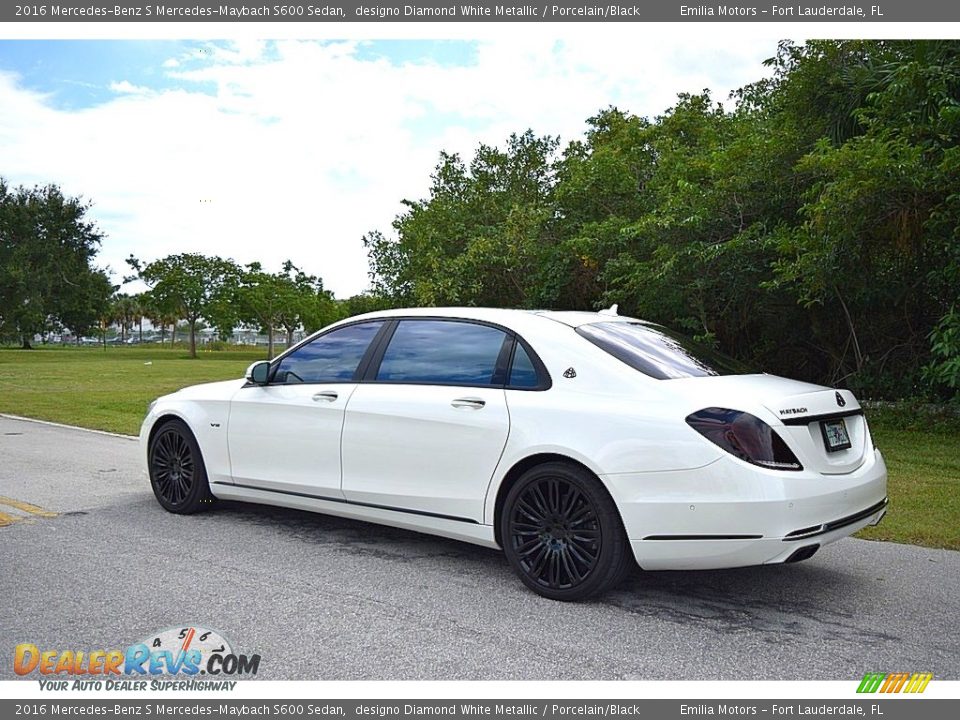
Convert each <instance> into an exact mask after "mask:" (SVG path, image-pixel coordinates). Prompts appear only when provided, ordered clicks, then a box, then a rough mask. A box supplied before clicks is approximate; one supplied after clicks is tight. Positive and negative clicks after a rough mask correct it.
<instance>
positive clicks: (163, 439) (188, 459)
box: [148, 420, 213, 515]
mask: <svg viewBox="0 0 960 720" xmlns="http://www.w3.org/2000/svg"><path fill="white" fill-rule="evenodd" d="M148 465H149V468H150V486H151V487H152V488H153V494H154V495H155V496H156V497H157V501H158V502H159V503H160V504H161V505H162V506H163V507H164V509H165V510H168V511H169V512H172V513H177V514H179V515H189V514H191V513H195V512H197V511H198V510H202V509H204V508H206V507H209V506H210V504H211V503H212V502H213V496H212V495H211V494H210V485H209V483H208V482H207V470H206V467H205V466H204V464H203V456H202V455H201V454H200V446H199V445H198V444H197V440H196V438H195V437H194V436H193V433H192V432H190V428H188V427H187V425H186V423H184V422H183V421H182V420H167V421H166V422H164V423H163V424H162V425H161V426H160V427H159V428H157V431H156V432H155V433H154V434H153V439H152V440H151V441H150V450H149V454H148Z"/></svg>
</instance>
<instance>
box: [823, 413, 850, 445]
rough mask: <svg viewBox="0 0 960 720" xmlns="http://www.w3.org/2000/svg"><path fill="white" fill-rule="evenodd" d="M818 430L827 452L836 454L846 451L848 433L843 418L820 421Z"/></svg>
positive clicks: (848, 438) (848, 439) (848, 441)
mask: <svg viewBox="0 0 960 720" xmlns="http://www.w3.org/2000/svg"><path fill="white" fill-rule="evenodd" d="M820 430H821V432H822V433H823V444H824V445H825V446H826V448H827V452H837V451H838V450H846V449H847V448H848V447H850V446H851V445H850V433H848V432H847V424H846V423H845V422H844V421H843V418H839V419H837V420H822V421H821V422H820Z"/></svg>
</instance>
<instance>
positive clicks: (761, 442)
mask: <svg viewBox="0 0 960 720" xmlns="http://www.w3.org/2000/svg"><path fill="white" fill-rule="evenodd" d="M687 425H689V426H690V427H692V428H693V429H694V430H696V431H697V432H698V433H700V434H701V435H703V436H704V437H705V438H706V439H707V440H709V441H710V442H712V443H713V444H714V445H717V446H718V447H720V448H722V449H724V450H726V451H727V452H728V453H730V454H731V455H735V456H736V457H738V458H740V459H741V460H744V461H746V462H748V463H752V464H753V465H759V466H760V467H765V468H770V469H773V470H803V465H801V464H800V461H799V460H797V456H796V455H794V454H793V451H792V450H791V449H790V448H788V447H787V444H786V443H785V442H784V441H783V438H781V437H780V436H779V435H777V433H775V432H774V430H773V428H772V427H770V426H769V425H767V424H766V423H765V422H764V421H763V420H761V419H760V418H758V417H755V416H753V415H751V414H750V413H745V412H741V411H740V410H728V409H726V408H706V409H705V410H699V411H697V412H695V413H693V414H691V415H688V416H687Z"/></svg>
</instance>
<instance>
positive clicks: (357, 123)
mask: <svg viewBox="0 0 960 720" xmlns="http://www.w3.org/2000/svg"><path fill="white" fill-rule="evenodd" d="M775 50H776V38H775V37H771V38H770V39H759V38H755V37H752V38H749V39H745V40H743V39H742V40H741V41H739V42H730V41H729V39H727V38H724V37H723V33H717V34H716V36H715V37H714V36H701V37H698V38H697V39H696V41H695V42H691V41H689V40H687V41H685V40H684V39H683V36H682V35H676V34H674V35H672V36H668V37H665V38H660V39H658V38H656V37H654V36H653V34H647V35H645V36H643V37H642V38H638V39H637V41H636V42H610V41H609V40H608V39H607V38H605V37H604V36H603V35H600V34H595V35H592V36H583V37H579V38H578V37H566V38H563V39H558V38H555V37H549V36H542V35H540V36H530V37H525V36H522V35H517V34H511V35H508V36H504V37H502V38H486V39H478V40H468V39H457V40H413V39H410V40H290V39H284V40H274V41H261V40H256V39H236V40H231V41H210V40H192V41H175V40H136V41H134V40H129V41H109V40H2V41H0V176H2V177H4V178H5V179H6V180H7V182H8V184H10V185H14V186H15V185H21V184H22V185H28V186H32V185H35V184H40V185H44V184H48V183H54V184H57V185H59V186H60V187H61V188H62V189H63V191H64V192H65V193H66V194H68V195H72V196H82V197H83V198H85V199H86V200H88V201H90V202H91V203H92V208H91V211H90V217H91V218H92V219H93V220H94V221H95V222H96V223H97V226H98V227H99V229H100V230H101V231H102V232H103V233H104V234H105V238H104V240H103V244H102V247H101V251H100V254H99V255H98V257H97V263H98V264H99V265H100V266H101V267H108V268H109V269H111V270H112V271H113V273H114V280H115V282H117V283H119V282H121V280H122V277H123V276H124V275H125V274H129V272H130V270H129V268H128V266H127V265H126V263H125V258H127V257H128V256H129V255H130V254H133V255H134V256H136V257H138V258H140V259H141V260H144V261H149V260H152V259H155V258H158V257H162V256H164V255H167V254H170V253H179V252H200V253H204V254H207V255H214V254H215V255H220V256H222V257H230V258H233V259H234V260H235V261H237V262H239V263H241V264H245V263H249V262H252V261H259V262H261V263H262V264H263V265H264V267H265V268H266V269H268V270H280V266H281V264H282V263H283V261H285V260H287V259H290V260H292V261H293V262H294V263H295V264H296V265H297V266H298V267H300V268H302V269H304V270H306V271H307V272H309V273H311V274H315V275H319V276H320V277H322V278H323V281H324V286H325V287H326V288H327V289H329V290H332V291H333V292H334V293H335V295H336V296H337V297H340V298H344V297H349V296H350V295H354V294H356V293H359V292H361V291H363V290H364V289H365V288H366V287H367V286H368V282H369V278H368V276H367V269H368V266H367V258H366V253H365V252H364V249H363V244H362V237H363V235H364V234H365V233H367V232H369V231H372V230H380V231H382V232H384V233H387V234H389V233H390V232H391V231H392V230H391V222H392V221H393V219H394V218H395V217H396V216H397V214H398V213H401V212H402V211H403V205H402V201H403V200H404V199H411V200H417V199H421V198H423V197H425V196H426V193H427V191H428V188H429V185H430V174H431V172H432V171H433V169H434V168H435V166H436V165H437V162H438V160H439V155H440V152H441V151H446V152H457V153H460V154H461V156H462V157H464V158H465V159H469V158H470V157H472V155H473V153H474V151H475V150H476V148H477V146H478V145H479V144H481V143H484V144H488V145H501V146H502V145H503V144H504V142H505V140H506V138H508V137H509V135H510V134H511V133H513V132H516V133H521V132H523V131H525V130H527V129H528V128H529V129H532V130H533V131H534V132H535V133H536V134H538V135H554V136H559V138H560V140H561V143H562V144H564V145H565V144H566V143H568V142H570V141H572V140H575V139H579V138H582V136H583V133H584V131H585V129H586V120H587V119H588V118H589V117H591V116H593V115H595V114H596V113H597V111H599V110H601V109H603V108H606V107H608V106H611V105H613V106H616V107H619V108H620V109H622V110H626V111H629V112H631V113H634V114H636V115H641V116H647V117H655V116H657V115H660V114H662V113H663V112H664V111H665V110H667V109H668V108H669V107H671V106H672V105H673V104H675V100H676V96H677V93H680V92H689V93H696V92H700V91H701V90H703V89H705V88H709V89H710V90H711V92H712V94H713V97H714V98H715V99H717V100H720V101H724V102H725V103H726V104H729V100H728V96H729V93H730V91H731V90H734V89H736V88H738V87H740V86H742V85H744V84H746V83H748V82H753V81H755V80H758V79H760V78H762V77H765V76H767V75H768V74H769V70H768V69H767V68H766V67H764V66H763V60H765V59H766V58H768V57H770V56H772V55H773V54H774V52H775ZM124 289H125V290H128V291H136V290H137V289H140V288H138V287H136V285H131V286H128V287H126V288H124Z"/></svg>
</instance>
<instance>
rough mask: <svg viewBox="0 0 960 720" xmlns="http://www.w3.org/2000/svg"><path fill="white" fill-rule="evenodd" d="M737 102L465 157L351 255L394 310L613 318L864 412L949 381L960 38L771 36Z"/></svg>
mask: <svg viewBox="0 0 960 720" xmlns="http://www.w3.org/2000/svg"><path fill="white" fill-rule="evenodd" d="M768 65H769V66H770V68H771V69H772V75H771V77H769V78H767V79H764V80H761V81H758V82H756V83H754V84H751V85H748V86H746V87H744V88H741V89H740V90H738V91H737V92H736V93H734V95H733V97H732V98H731V101H730V103H729V105H726V104H724V103H721V102H717V101H716V100H715V99H714V98H713V97H712V96H711V95H710V93H709V92H708V91H703V92H700V93H697V94H681V95H679V96H678V99H677V102H676V104H675V105H674V106H673V107H671V108H669V109H668V110H666V111H665V112H664V113H663V114H662V115H660V116H658V117H655V118H643V117H637V116H635V115H632V114H630V113H629V112H627V111H624V110H621V109H619V108H615V107H609V108H606V109H603V110H601V111H600V112H599V113H597V114H596V115H595V116H594V117H592V118H590V119H589V120H588V121H587V128H588V129H587V132H586V134H585V136H584V137H583V138H582V139H578V140H575V141H573V142H570V143H568V144H567V145H566V146H565V147H561V144H560V142H559V140H558V139H557V138H552V137H537V136H536V135H535V134H534V133H533V132H532V131H529V130H528V131H526V132H524V133H521V134H514V135H512V136H511V137H510V138H509V139H508V140H507V142H506V146H505V148H504V149H502V150H501V149H498V148H492V147H488V146H486V145H481V146H479V147H478V149H477V150H476V153H475V156H474V158H473V159H472V160H471V161H469V162H466V161H464V160H463V159H462V158H460V157H459V156H457V155H455V154H448V153H442V154H441V156H440V161H439V163H438V165H437V168H436V170H435V172H434V174H433V177H432V184H431V187H430V190H429V193H428V195H427V197H425V198H422V199H419V200H406V201H404V205H405V207H406V209H405V211H404V212H403V213H401V214H400V215H399V216H398V217H397V218H396V220H395V221H394V223H393V232H391V233H386V234H385V233H383V232H381V231H372V232H370V233H368V234H367V235H366V236H365V238H364V242H365V245H366V247H367V249H368V253H369V258H370V273H371V278H372V281H373V287H374V290H375V292H376V293H378V294H379V295H380V296H382V297H385V298H387V299H388V300H389V301H390V302H392V303H394V304H406V305H414V304H467V305H495V306H516V307H528V308H532V307H556V308H570V309H573V308H576V309H589V308H596V307H600V306H605V305H609V304H611V303H614V302H615V303H618V304H619V306H620V308H621V310H622V311H623V312H627V313H630V314H636V315H639V316H641V317H644V318H646V319H649V320H652V321H656V322H662V323H665V324H669V325H672V326H676V327H680V328H683V329H686V330H687V331H688V332H690V333H691V334H693V335H695V336H698V337H699V338H700V339H703V340H706V341H708V342H711V343H714V344H716V345H717V346H719V347H720V348H721V349H724V350H726V351H727V352H730V353H731V354H734V355H736V356H738V357H740V358H741V359H744V360H747V361H748V362H751V363H753V364H754V365H756V366H758V367H762V368H764V369H766V370H769V371H771V372H777V373H782V374H786V375H792V376H798V377H803V378H807V379H810V380H813V381H818V382H823V383H828V384H845V385H848V386H850V387H853V388H855V389H861V390H864V391H865V392H866V393H867V394H869V395H873V396H875V397H881V396H891V397H893V396H897V397H903V396H914V395H918V394H925V393H927V394H929V393H934V394H936V393H940V394H943V395H946V396H950V395H952V394H953V393H955V388H956V387H958V386H960V361H958V360H956V358H958V357H960V333H958V330H960V327H958V325H960V321H957V319H956V318H957V314H956V307H957V305H958V288H960V242H958V241H960V237H958V235H960V191H958V188H960V148H958V139H960V42H958V41H872V40H870V41H867V40H856V41H811V42H808V43H806V44H804V45H802V46H798V45H794V44H792V43H789V42H784V43H781V44H780V45H779V46H778V48H777V51H776V54H775V56H774V57H772V58H771V59H770V60H769V61H768Z"/></svg>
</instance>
